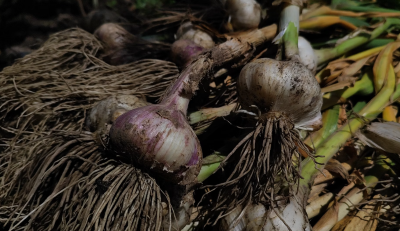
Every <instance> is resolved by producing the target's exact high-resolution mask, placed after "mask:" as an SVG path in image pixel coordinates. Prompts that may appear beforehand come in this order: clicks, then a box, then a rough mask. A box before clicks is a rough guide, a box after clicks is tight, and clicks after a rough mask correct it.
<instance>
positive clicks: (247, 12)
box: [222, 0, 261, 30]
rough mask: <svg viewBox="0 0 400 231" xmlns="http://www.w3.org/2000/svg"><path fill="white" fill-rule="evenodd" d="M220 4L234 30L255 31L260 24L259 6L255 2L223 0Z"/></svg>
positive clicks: (250, 0) (252, 0)
mask: <svg viewBox="0 0 400 231" xmlns="http://www.w3.org/2000/svg"><path fill="white" fill-rule="evenodd" d="M222 3H223V4H224V7H225V9H226V10H227V11H228V13H229V16H230V18H231V24H232V26H233V28H234V29H235V30H248V29H255V28H257V27H258V25H259V24H260V21H261V6H260V4H258V3H257V2H256V1H255V0H225V1H222Z"/></svg>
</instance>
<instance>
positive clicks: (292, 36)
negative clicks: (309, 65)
mask: <svg viewBox="0 0 400 231" xmlns="http://www.w3.org/2000/svg"><path fill="white" fill-rule="evenodd" d="M296 29H297V28H296V26H295V23H293V22H289V25H288V26H287V29H286V32H285V34H284V35H283V42H284V45H285V58H286V59H288V60H293V61H297V60H299V59H300V57H299V47H298V37H299V36H298V32H297V30H296Z"/></svg>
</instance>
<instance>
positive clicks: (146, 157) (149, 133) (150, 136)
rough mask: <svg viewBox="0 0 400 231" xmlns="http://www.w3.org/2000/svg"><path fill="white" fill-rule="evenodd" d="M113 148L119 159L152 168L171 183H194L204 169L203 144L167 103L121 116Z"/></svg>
mask: <svg viewBox="0 0 400 231" xmlns="http://www.w3.org/2000/svg"><path fill="white" fill-rule="evenodd" d="M110 145H111V148H112V149H113V150H116V154H117V158H118V159H121V160H123V161H124V162H128V163H136V164H139V165H142V166H144V167H148V168H150V169H151V170H152V171H154V172H157V173H159V174H160V176H161V177H163V178H164V179H166V180H169V181H171V182H175V183H180V184H189V183H193V182H194V181H195V180H196V179H197V175H198V173H199V171H200V168H201V159H202V151H201V146H200V142H199V140H198V139H197V136H196V134H195V133H194V132H193V130H192V129H191V128H190V125H189V124H188V123H187V121H186V117H185V115H183V114H182V113H181V112H180V111H179V110H174V109H170V108H168V107H167V106H165V105H163V104H159V105H152V106H147V107H141V108H137V109H135V110H132V111H129V112H127V113H125V114H123V115H122V116H120V117H118V118H117V120H116V121H115V122H114V124H113V126H112V127H111V130H110Z"/></svg>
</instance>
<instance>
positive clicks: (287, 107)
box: [237, 58, 322, 130]
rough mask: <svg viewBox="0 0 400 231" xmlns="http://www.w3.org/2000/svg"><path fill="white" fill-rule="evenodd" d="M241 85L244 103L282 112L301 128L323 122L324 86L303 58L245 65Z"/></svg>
mask: <svg viewBox="0 0 400 231" xmlns="http://www.w3.org/2000/svg"><path fill="white" fill-rule="evenodd" d="M237 86H238V93H239V97H240V99H241V102H242V104H243V105H244V106H247V107H249V106H251V105H256V106H257V107H258V108H259V109H260V110H261V112H282V113H284V114H285V115H286V116H287V117H289V118H290V119H291V121H292V122H293V123H294V124H295V126H296V127H297V128H302V129H307V130H313V129H318V128H320V127H321V126H322V121H321V120H322V116H321V107H322V93H321V89H320V87H319V84H318V82H317V80H316V79H315V78H314V76H313V74H312V73H311V72H310V70H308V69H307V68H305V67H304V65H302V64H301V63H299V62H294V61H276V60H273V59H266V58H264V59H258V60H255V61H254V62H251V63H249V64H247V65H246V66H245V67H244V68H243V69H242V71H241V73H240V76H239V79H238V85H237Z"/></svg>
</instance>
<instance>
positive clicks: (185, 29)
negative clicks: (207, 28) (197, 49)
mask: <svg viewBox="0 0 400 231" xmlns="http://www.w3.org/2000/svg"><path fill="white" fill-rule="evenodd" d="M176 39H177V40H180V39H186V40H190V41H192V42H194V43H195V44H197V45H199V46H201V47H204V48H206V49H209V48H212V47H214V46H215V43H214V40H213V38H212V37H211V35H209V34H208V33H207V32H204V31H202V30H199V29H196V28H194V26H193V24H192V23H191V22H185V23H184V24H182V25H181V26H180V27H179V29H178V31H177V32H176Z"/></svg>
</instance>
